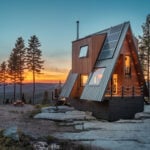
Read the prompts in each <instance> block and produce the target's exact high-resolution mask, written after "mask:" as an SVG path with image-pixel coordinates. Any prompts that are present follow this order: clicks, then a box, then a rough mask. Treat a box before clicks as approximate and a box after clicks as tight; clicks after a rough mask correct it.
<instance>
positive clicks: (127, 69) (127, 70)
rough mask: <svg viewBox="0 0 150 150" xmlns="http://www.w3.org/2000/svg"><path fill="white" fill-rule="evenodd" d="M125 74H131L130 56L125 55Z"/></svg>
mask: <svg viewBox="0 0 150 150" xmlns="http://www.w3.org/2000/svg"><path fill="white" fill-rule="evenodd" d="M125 76H131V58H130V56H125Z"/></svg>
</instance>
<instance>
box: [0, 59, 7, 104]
mask: <svg viewBox="0 0 150 150" xmlns="http://www.w3.org/2000/svg"><path fill="white" fill-rule="evenodd" d="M0 76H1V83H2V84H3V103H4V102H5V97H6V80H7V65H6V62H5V61H3V62H2V64H1V65H0Z"/></svg>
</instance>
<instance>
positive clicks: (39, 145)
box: [33, 141, 48, 150]
mask: <svg viewBox="0 0 150 150" xmlns="http://www.w3.org/2000/svg"><path fill="white" fill-rule="evenodd" d="M33 148H34V149H35V150H48V144H47V143H46V142H42V141H39V142H35V143H33Z"/></svg>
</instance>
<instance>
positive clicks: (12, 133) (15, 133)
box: [3, 126, 19, 141]
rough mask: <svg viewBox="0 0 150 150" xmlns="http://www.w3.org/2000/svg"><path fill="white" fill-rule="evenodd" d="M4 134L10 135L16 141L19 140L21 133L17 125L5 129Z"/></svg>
mask: <svg viewBox="0 0 150 150" xmlns="http://www.w3.org/2000/svg"><path fill="white" fill-rule="evenodd" d="M3 136H5V137H9V138H11V139H13V140H15V141H19V134H18V129H17V126H14V127H10V128H7V129H6V130H4V132H3Z"/></svg>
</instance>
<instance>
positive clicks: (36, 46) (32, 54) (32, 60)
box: [27, 35, 44, 104]
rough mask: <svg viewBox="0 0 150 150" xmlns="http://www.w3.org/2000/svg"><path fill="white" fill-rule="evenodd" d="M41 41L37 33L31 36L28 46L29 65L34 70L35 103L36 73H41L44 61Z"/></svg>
mask: <svg viewBox="0 0 150 150" xmlns="http://www.w3.org/2000/svg"><path fill="white" fill-rule="evenodd" d="M40 46H41V44H40V42H39V39H38V37H37V36H36V35H33V36H31V38H30V39H29V41H28V48H27V67H28V69H29V71H32V77H33V93H32V94H33V96H32V101H33V104H34V97H35V75H36V74H40V73H41V70H42V69H43V63H44V61H43V60H41V56H42V52H41V50H40Z"/></svg>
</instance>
